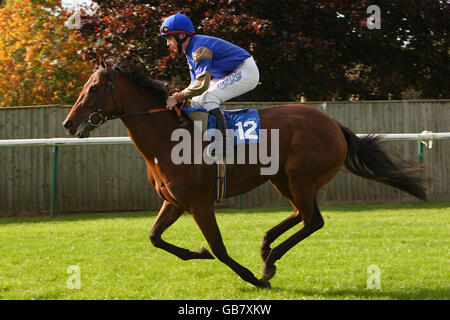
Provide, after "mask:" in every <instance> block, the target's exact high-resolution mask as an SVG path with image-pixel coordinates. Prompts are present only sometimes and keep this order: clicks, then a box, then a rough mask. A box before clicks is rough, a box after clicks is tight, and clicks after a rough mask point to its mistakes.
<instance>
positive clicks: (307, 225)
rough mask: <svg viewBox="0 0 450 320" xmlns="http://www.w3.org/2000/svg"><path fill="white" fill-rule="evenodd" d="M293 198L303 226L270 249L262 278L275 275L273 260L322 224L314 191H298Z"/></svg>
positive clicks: (277, 258) (268, 278)
mask: <svg viewBox="0 0 450 320" xmlns="http://www.w3.org/2000/svg"><path fill="white" fill-rule="evenodd" d="M294 200H295V202H294V203H295V205H296V207H297V208H298V210H299V212H300V215H301V217H302V220H303V226H302V228H301V229H300V230H299V231H298V232H296V233H294V234H293V235H292V236H290V237H289V238H288V239H286V240H285V241H283V242H282V243H280V244H279V245H278V246H276V247H275V248H273V249H272V250H270V253H269V256H268V257H267V259H266V260H265V262H264V267H263V276H262V278H261V279H262V280H267V281H268V280H270V279H271V278H272V277H273V276H274V275H275V271H276V267H275V262H276V261H277V260H279V259H281V257H282V256H283V255H284V254H285V253H286V252H288V251H289V250H290V249H292V248H293V247H294V246H295V245H296V244H298V243H299V242H300V241H302V240H303V239H305V238H307V237H308V236H309V235H311V234H312V233H314V232H315V231H317V230H319V229H320V228H322V227H323V225H324V220H323V218H322V215H321V214H320V210H319V207H318V206H317V203H316V200H315V193H314V194H311V192H305V193H300V195H299V196H296V197H295V199H294Z"/></svg>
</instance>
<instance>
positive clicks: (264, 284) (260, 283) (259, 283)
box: [256, 278, 272, 289]
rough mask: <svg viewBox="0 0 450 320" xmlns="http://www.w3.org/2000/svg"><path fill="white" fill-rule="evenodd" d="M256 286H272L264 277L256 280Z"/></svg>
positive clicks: (268, 287)
mask: <svg viewBox="0 0 450 320" xmlns="http://www.w3.org/2000/svg"><path fill="white" fill-rule="evenodd" d="M256 286H257V287H258V288H267V289H270V288H272V286H271V285H270V282H269V281H268V280H266V279H263V278H261V279H259V280H258V282H257V284H256Z"/></svg>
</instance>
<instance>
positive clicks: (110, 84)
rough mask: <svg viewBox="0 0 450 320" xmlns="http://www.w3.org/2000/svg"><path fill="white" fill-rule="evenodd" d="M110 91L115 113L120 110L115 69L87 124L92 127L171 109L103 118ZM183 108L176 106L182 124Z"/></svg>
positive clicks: (158, 109)
mask: <svg viewBox="0 0 450 320" xmlns="http://www.w3.org/2000/svg"><path fill="white" fill-rule="evenodd" d="M110 91H111V93H112V97H113V101H114V110H115V111H117V110H120V109H119V106H118V103H117V100H116V95H115V94H114V69H112V73H111V78H110V80H109V82H108V87H107V88H106V92H105V95H104V96H103V98H102V101H101V103H100V105H99V107H98V109H97V111H94V112H92V113H91V114H90V115H89V118H88V120H87V123H89V124H90V125H91V126H93V127H98V126H100V125H101V124H103V123H105V122H106V121H108V120H112V119H118V118H127V117H132V116H143V115H150V114H153V113H158V112H163V111H169V109H166V108H152V109H148V110H146V111H141V112H133V113H127V114H123V115H110V116H103V114H102V112H103V108H104V106H105V102H106V98H107V97H108V94H109V92H110ZM183 106H184V103H183ZM183 106H181V107H180V108H179V109H178V108H177V107H176V106H175V107H174V109H175V111H176V113H177V115H178V118H179V119H180V122H181V121H184V119H183V117H182V116H181V112H180V110H181V108H182V107H183ZM95 116H98V117H99V119H100V121H98V123H96V122H95V121H93V117H95Z"/></svg>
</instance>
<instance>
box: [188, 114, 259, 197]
mask: <svg viewBox="0 0 450 320" xmlns="http://www.w3.org/2000/svg"><path fill="white" fill-rule="evenodd" d="M181 112H182V113H184V114H185V115H187V116H188V117H189V118H190V119H191V120H192V121H193V122H194V125H195V126H197V129H198V130H200V131H201V133H202V136H203V134H204V133H205V131H207V130H208V129H216V128H217V121H216V118H215V117H214V116H213V115H211V114H210V113H209V112H208V111H207V110H206V109H204V108H196V107H190V108H182V110H181ZM224 116H225V120H226V121H227V127H228V129H232V130H234V135H233V143H234V145H238V144H241V143H258V142H259V129H260V127H261V123H260V119H259V113H258V111H257V110H250V109H238V110H225V111H224ZM210 140H211V138H210ZM209 155H211V153H210V152H209ZM215 162H216V166H217V170H216V200H217V201H221V200H222V199H224V198H225V196H226V160H225V159H216V161H215Z"/></svg>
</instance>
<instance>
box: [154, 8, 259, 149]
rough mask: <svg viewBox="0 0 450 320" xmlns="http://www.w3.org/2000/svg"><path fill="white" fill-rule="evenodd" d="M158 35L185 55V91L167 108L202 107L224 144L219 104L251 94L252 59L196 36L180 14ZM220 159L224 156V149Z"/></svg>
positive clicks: (228, 46) (254, 70) (166, 22)
mask: <svg viewBox="0 0 450 320" xmlns="http://www.w3.org/2000/svg"><path fill="white" fill-rule="evenodd" d="M160 32H161V33H160V34H159V35H158V36H163V37H165V38H166V41H167V46H168V47H169V49H170V50H171V51H172V52H175V53H178V54H181V53H184V54H185V55H186V59H187V62H188V64H189V71H190V75H191V83H190V85H189V86H188V87H186V88H185V89H183V90H181V91H180V92H178V93H175V94H173V95H171V96H169V97H168V98H167V102H166V103H167V106H166V107H167V108H168V109H172V108H173V107H174V106H175V105H176V104H177V103H178V102H181V101H182V100H185V99H191V106H192V107H203V108H205V109H206V110H207V111H208V112H209V113H211V114H212V115H213V116H214V117H215V118H216V120H217V129H219V130H220V131H221V133H222V137H223V141H224V142H225V141H227V140H226V129H227V124H226V121H225V117H224V115H223V112H222V111H221V110H220V104H221V103H223V102H225V101H227V100H230V99H232V98H235V97H237V96H240V95H242V94H244V93H246V92H248V91H250V90H253V89H254V88H255V87H256V85H257V84H258V81H259V71H258V67H257V66H256V63H255V61H254V60H253V57H252V56H251V55H250V54H249V53H248V52H247V51H246V50H244V49H242V48H240V47H238V46H236V45H234V44H232V43H230V42H227V41H225V40H222V39H219V38H215V37H210V36H205V35H196V34H195V29H194V25H193V24H192V21H191V20H190V19H189V18H188V17H187V16H185V15H184V14H182V13H177V14H175V15H172V16H170V17H168V18H167V19H165V20H164V22H163V23H162V25H161V29H160ZM223 146H224V155H225V150H226V148H225V146H226V144H225V143H224V144H223Z"/></svg>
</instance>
